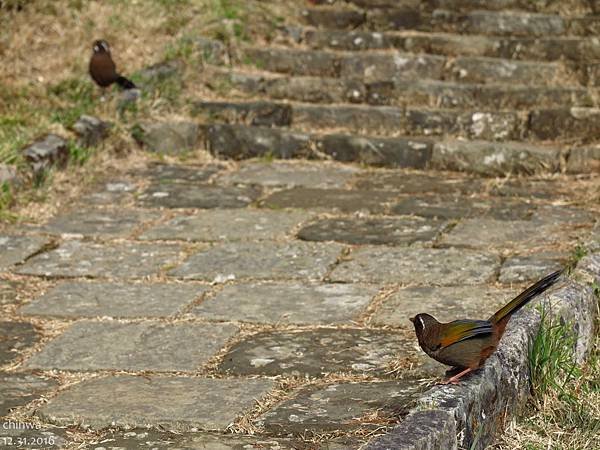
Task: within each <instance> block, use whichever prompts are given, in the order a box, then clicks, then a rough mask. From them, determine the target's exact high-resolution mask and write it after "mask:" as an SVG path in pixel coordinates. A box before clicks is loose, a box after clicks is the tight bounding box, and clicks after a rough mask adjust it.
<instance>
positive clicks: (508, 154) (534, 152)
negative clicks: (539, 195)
mask: <svg viewBox="0 0 600 450" xmlns="http://www.w3.org/2000/svg"><path fill="white" fill-rule="evenodd" d="M559 163H560V147H558V146H552V147H551V146H547V145H532V144H530V143H523V142H516V141H506V142H491V141H461V140H448V141H440V142H436V143H435V145H434V147H433V154H432V159H431V167H433V168H436V169H441V170H456V171H468V172H471V173H478V174H481V175H486V176H503V175H504V174H506V173H509V172H510V173H516V174H526V175H531V174H533V173H547V172H549V171H550V172H556V171H558V170H559V165H560V164H559Z"/></svg>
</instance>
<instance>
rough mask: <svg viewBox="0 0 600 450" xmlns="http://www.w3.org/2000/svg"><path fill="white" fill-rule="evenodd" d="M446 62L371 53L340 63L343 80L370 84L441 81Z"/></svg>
mask: <svg viewBox="0 0 600 450" xmlns="http://www.w3.org/2000/svg"><path fill="white" fill-rule="evenodd" d="M445 63H446V59H445V58H443V57H441V56H434V55H411V54H409V53H400V52H394V53H390V52H380V53H378V52H369V53H365V54H363V53H360V54H356V55H354V54H352V55H349V56H345V57H343V58H342V59H341V61H340V76H341V77H344V78H360V79H363V80H365V81H367V82H371V81H378V80H389V79H400V78H403V79H418V78H422V77H427V78H432V79H437V78H441V77H442V74H443V71H444V64H445Z"/></svg>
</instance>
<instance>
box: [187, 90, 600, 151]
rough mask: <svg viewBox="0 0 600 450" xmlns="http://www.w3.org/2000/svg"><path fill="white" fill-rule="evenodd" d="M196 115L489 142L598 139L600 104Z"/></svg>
mask: <svg viewBox="0 0 600 450" xmlns="http://www.w3.org/2000/svg"><path fill="white" fill-rule="evenodd" d="M192 114H193V115H195V116H199V117H202V118H203V119H204V122H206V123H208V122H215V121H216V122H222V123H227V124H244V125H251V126H265V127H294V129H298V130H301V131H310V130H331V129H336V130H344V131H345V132H351V133H359V134H367V135H371V136H386V137H389V136H398V135H403V136H410V137H415V136H418V137H423V136H451V137H457V138H466V139H479V140H488V141H506V140H523V139H529V140H543V141H549V140H552V141H572V140H577V141H578V142H584V143H589V142H596V141H597V140H598V136H600V109H598V108H555V109H535V110H533V111H531V112H529V111H494V110H489V111H480V110H470V111H463V110H459V109H440V108H397V107H392V106H367V105H349V104H330V105H326V106H322V105H314V104H306V103H279V102H268V101H262V100H261V101H241V102H239V101H198V102H195V103H193V105H192Z"/></svg>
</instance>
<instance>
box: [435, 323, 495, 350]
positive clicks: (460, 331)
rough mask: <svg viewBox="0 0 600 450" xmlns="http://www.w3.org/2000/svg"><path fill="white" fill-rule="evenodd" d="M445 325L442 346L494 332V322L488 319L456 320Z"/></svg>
mask: <svg viewBox="0 0 600 450" xmlns="http://www.w3.org/2000/svg"><path fill="white" fill-rule="evenodd" d="M444 325H445V326H444V327H442V329H441V332H440V348H444V347H448V346H449V345H452V344H456V343H457V342H460V341H464V340H465V339H471V338H472V337H476V336H486V335H490V334H492V333H493V332H494V330H493V328H492V324H491V323H490V322H488V321H487V320H455V321H454V322H450V323H447V324H444Z"/></svg>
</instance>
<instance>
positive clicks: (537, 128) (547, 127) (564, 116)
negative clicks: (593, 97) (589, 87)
mask: <svg viewBox="0 0 600 450" xmlns="http://www.w3.org/2000/svg"><path fill="white" fill-rule="evenodd" d="M599 122H600V109H598V108H569V109H565V108H562V109H544V110H536V111H533V112H532V113H531V119H530V122H529V129H530V131H531V133H532V134H533V136H535V137H536V138H537V139H542V140H548V141H551V140H557V139H569V140H572V139H577V140H578V141H583V140H587V141H589V140H594V139H596V137H597V136H598V134H599V133H600V125H599Z"/></svg>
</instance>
